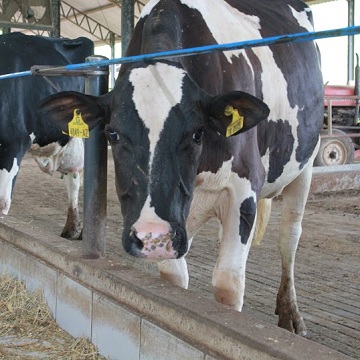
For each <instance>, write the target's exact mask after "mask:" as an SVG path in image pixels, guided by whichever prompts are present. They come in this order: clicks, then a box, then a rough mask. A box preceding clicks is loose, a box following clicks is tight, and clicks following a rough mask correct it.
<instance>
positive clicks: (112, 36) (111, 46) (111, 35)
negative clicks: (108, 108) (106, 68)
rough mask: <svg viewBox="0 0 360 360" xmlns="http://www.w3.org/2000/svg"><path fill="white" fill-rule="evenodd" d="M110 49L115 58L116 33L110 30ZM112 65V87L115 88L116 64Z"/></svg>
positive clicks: (112, 56)
mask: <svg viewBox="0 0 360 360" xmlns="http://www.w3.org/2000/svg"><path fill="white" fill-rule="evenodd" d="M110 49H111V59H115V34H114V33H113V32H110ZM110 66H111V67H110V69H111V70H110V76H111V77H110V88H111V89H113V88H114V86H115V64H112V65H110Z"/></svg>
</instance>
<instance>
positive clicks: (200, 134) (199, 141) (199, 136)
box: [192, 129, 204, 144]
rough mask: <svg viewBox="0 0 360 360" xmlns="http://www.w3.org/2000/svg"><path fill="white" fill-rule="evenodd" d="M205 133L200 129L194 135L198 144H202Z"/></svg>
mask: <svg viewBox="0 0 360 360" xmlns="http://www.w3.org/2000/svg"><path fill="white" fill-rule="evenodd" d="M203 132H204V131H203V129H198V130H196V131H195V132H194V133H193V136H192V138H193V140H194V141H195V142H196V143H197V144H200V143H201V139H202V136H203Z"/></svg>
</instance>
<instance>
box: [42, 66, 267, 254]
mask: <svg viewBox="0 0 360 360" xmlns="http://www.w3.org/2000/svg"><path fill="white" fill-rule="evenodd" d="M209 81H211V79H209ZM74 109H79V110H78V111H79V112H81V114H82V118H83V120H84V121H85V122H86V123H88V124H89V126H90V128H91V127H93V126H94V125H95V124H96V123H97V122H98V121H103V122H105V123H106V127H105V132H106V136H107V138H108V140H109V142H110V144H111V147H112V152H113V157H114V162H115V172H116V189H117V194H118V197H119V200H120V203H121V209H122V214H123V218H124V232H123V237H122V239H123V245H124V248H125V250H126V251H127V252H128V253H129V254H132V255H134V256H138V257H145V258H152V259H166V258H167V259H169V258H179V257H181V256H183V255H184V254H185V253H186V252H187V250H188V242H187V235H186V230H185V223H186V219H187V216H188V213H189V207H190V203H191V200H192V195H193V190H194V186H195V177H196V174H197V169H198V165H199V159H200V155H201V152H202V147H203V133H204V131H214V132H217V133H218V134H219V136H232V135H236V134H239V133H241V132H244V131H246V130H248V129H250V128H252V127H254V126H255V125H257V124H258V122H259V121H261V120H263V119H265V118H266V117H267V116H268V112H269V110H268V108H267V106H266V105H265V104H264V103H263V102H262V101H260V100H258V99H256V98H254V97H253V96H251V95H249V94H246V93H243V92H240V91H235V92H231V93H227V94H224V95H221V96H216V97H213V96H210V95H208V94H206V93H204V92H203V91H202V90H201V89H200V88H199V87H197V86H196V85H195V83H194V82H193V81H192V80H191V79H190V77H189V76H188V75H187V73H186V72H185V71H184V69H182V68H181V67H179V66H178V65H176V64H174V63H170V62H164V61H161V62H156V63H146V64H142V65H139V64H137V65H136V66H133V67H131V68H129V70H128V71H127V72H126V74H125V75H123V76H122V77H121V78H120V79H118V81H117V83H116V86H115V88H114V90H113V91H111V92H110V93H109V94H107V95H105V96H102V97H99V98H96V97H92V96H87V95H83V94H79V93H72V92H68V93H59V94H57V95H54V96H52V97H50V98H48V99H47V100H45V101H44V102H43V103H42V105H41V111H42V114H43V116H48V117H50V118H52V119H53V120H54V121H56V122H57V123H60V124H61V125H62V128H63V130H65V131H67V124H68V122H69V121H70V120H71V119H72V117H73V112H74Z"/></svg>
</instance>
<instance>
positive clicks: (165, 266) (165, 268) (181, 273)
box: [158, 257, 189, 289]
mask: <svg viewBox="0 0 360 360" xmlns="http://www.w3.org/2000/svg"><path fill="white" fill-rule="evenodd" d="M158 268H159V270H160V277H161V278H162V279H164V280H167V281H170V282H171V283H172V284H174V285H177V286H180V287H182V288H185V289H187V288H188V286H189V273H188V268H187V264H186V260H185V257H182V258H180V259H174V260H163V261H159V262H158Z"/></svg>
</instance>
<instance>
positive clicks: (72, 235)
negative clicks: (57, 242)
mask: <svg viewBox="0 0 360 360" xmlns="http://www.w3.org/2000/svg"><path fill="white" fill-rule="evenodd" d="M60 236H61V237H62V238H65V239H68V240H82V229H75V230H74V229H72V230H70V229H66V228H64V230H63V231H62V233H61V235H60Z"/></svg>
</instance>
